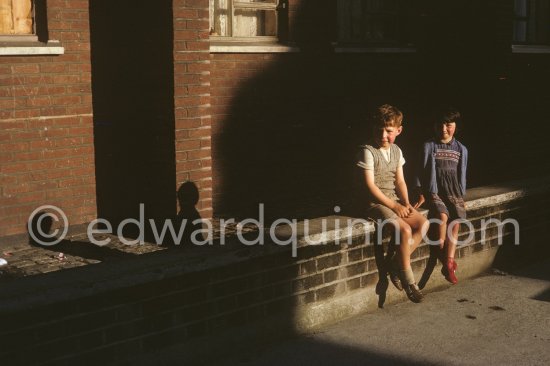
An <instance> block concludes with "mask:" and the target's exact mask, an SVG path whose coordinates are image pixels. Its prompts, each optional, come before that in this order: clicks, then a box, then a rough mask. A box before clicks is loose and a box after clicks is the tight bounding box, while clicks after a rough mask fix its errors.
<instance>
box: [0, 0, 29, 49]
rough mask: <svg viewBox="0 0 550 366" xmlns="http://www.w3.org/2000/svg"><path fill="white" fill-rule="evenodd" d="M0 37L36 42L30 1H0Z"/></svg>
mask: <svg viewBox="0 0 550 366" xmlns="http://www.w3.org/2000/svg"><path fill="white" fill-rule="evenodd" d="M0 36H1V37H2V38H3V39H10V38H11V39H15V38H16V39H17V40H29V41H37V40H38V37H37V36H36V27H35V22H34V6H33V1H32V0H0Z"/></svg>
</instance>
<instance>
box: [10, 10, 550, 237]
mask: <svg viewBox="0 0 550 366" xmlns="http://www.w3.org/2000/svg"><path fill="white" fill-rule="evenodd" d="M0 4H1V6H2V7H1V8H0V11H1V13H0V15H1V16H2V26H1V32H2V35H0V42H1V43H0V71H1V72H0V107H1V109H0V117H1V120H0V124H1V128H0V136H1V138H0V149H1V150H0V151H1V155H0V161H1V168H0V169H1V170H0V181H1V185H0V187H1V194H0V202H1V204H0V237H2V238H3V240H13V239H16V240H18V238H19V239H20V238H24V237H25V236H26V224H27V218H28V217H29V215H30V213H31V212H32V211H33V210H34V209H36V208H37V207H39V206H42V205H46V204H48V205H55V206H58V207H60V208H61V209H63V210H64V212H65V213H66V214H67V216H68V219H69V222H70V224H71V226H72V227H73V228H74V230H77V229H78V228H79V225H81V224H86V223H87V222H89V221H91V220H92V219H94V218H96V217H103V218H106V219H108V220H110V221H111V222H113V223H116V222H120V221H121V220H123V219H124V218H128V217H137V216H138V215H139V204H140V203H144V204H145V215H146V216H147V217H148V218H159V219H162V218H167V217H173V216H174V215H175V214H176V212H177V210H178V208H177V199H176V191H177V190H178V189H179V188H180V187H181V185H182V184H183V183H184V182H186V181H191V182H192V183H193V184H194V185H195V186H196V188H197V190H198V192H199V199H198V202H197V206H196V207H197V210H198V214H200V215H201V216H202V217H211V216H212V215H214V216H229V217H245V216H249V215H256V214H257V207H258V206H257V205H258V203H265V204H266V210H267V214H268V216H271V217H276V216H278V215H285V216H298V217H307V216H309V217H311V216H318V215H322V214H325V213H327V212H332V211H330V210H332V208H333V207H334V205H342V204H344V203H345V202H346V195H347V192H349V182H350V181H351V179H352V178H351V177H352V175H353V163H351V164H350V157H351V156H353V155H354V149H355V145H356V144H357V143H359V142H361V140H362V139H363V136H366V135H367V134H368V129H367V128H365V126H364V118H363V116H364V113H365V109H366V108H368V107H372V106H374V105H376V104H379V103H382V102H389V103H395V104H396V105H399V106H400V107H401V108H402V109H403V111H404V112H405V118H406V119H405V133H404V134H403V137H402V138H401V140H402V141H401V143H400V145H402V147H403V149H404V151H405V154H406V155H408V156H411V155H413V154H414V151H415V146H417V144H418V143H419V142H420V141H422V139H424V138H425V137H426V136H427V135H428V134H429V124H427V123H426V113H427V111H429V109H430V107H431V105H432V104H433V103H435V102H440V101H446V102H450V103H452V104H456V105H458V106H459V107H460V108H461V109H462V110H463V112H464V114H465V118H466V121H467V125H466V127H465V128H464V130H463V131H462V134H463V135H462V139H463V140H464V141H465V142H466V143H467V144H468V146H470V149H471V150H472V156H473V158H472V162H471V167H472V174H471V175H470V181H471V183H472V185H480V184H486V183H491V182H494V181H498V180H505V179H511V178H517V177H525V176H532V175H534V172H533V170H534V169H538V168H540V167H539V166H532V165H529V164H523V163H522V161H524V159H525V158H526V157H529V156H532V155H533V154H535V153H536V152H537V146H538V144H539V143H540V142H541V141H543V140H542V138H543V134H536V135H535V136H533V135H532V134H531V133H530V132H529V131H525V130H523V129H518V124H517V123H515V122H514V121H515V119H517V118H535V117H539V116H540V115H541V112H542V111H543V106H544V105H545V102H546V100H547V97H548V92H547V90H546V88H544V85H545V82H547V81H548V77H549V74H548V68H547V67H546V66H547V64H548V50H549V48H548V42H549V38H548V37H549V30H548V26H547V24H548V16H549V9H548V1H546V0H537V1H521V0H516V1H511V0H510V1H504V0H491V1H483V2H480V1H467V0H464V1H458V0H457V1H451V2H445V3H442V2H440V1H429V0H425V1H420V0H418V1H398V0H396V1H383V2H382V1H369V0H364V1H352V0H340V1H336V0H330V1H308V0H281V1H275V0H274V1H244V0H243V1H230V0H225V1H224V0H215V1H207V0H174V1H164V0H163V1H158V2H155V4H154V5H151V4H149V3H148V2H140V1H138V2H136V1H127V0H125V1H116V2H103V1H97V0H89V1H88V0H71V1H68V0H34V1H31V0H14V1H12V0H10V1H2V2H0ZM31 5H32V6H31ZM21 14H23V15H21ZM10 19H12V20H13V19H18V21H11V20H10ZM21 19H23V20H21ZM25 24H26V25H25ZM488 137H489V139H490V140H491V141H498V144H493V143H492V142H491V143H490V144H489V145H491V144H493V145H494V146H493V145H491V148H490V149H489V148H487V145H488V144H487V140H488ZM518 138H520V139H523V138H527V139H529V140H530V141H532V142H533V144H531V146H530V147H528V148H526V149H520V150H521V151H520V152H518V151H517V149H516V150H514V151H512V150H511V149H509V148H508V146H509V145H510V144H513V143H514V141H517V139H518ZM510 167H512V168H511V169H510ZM544 169H547V168H544ZM407 174H409V175H410V174H411V171H410V168H409V171H407Z"/></svg>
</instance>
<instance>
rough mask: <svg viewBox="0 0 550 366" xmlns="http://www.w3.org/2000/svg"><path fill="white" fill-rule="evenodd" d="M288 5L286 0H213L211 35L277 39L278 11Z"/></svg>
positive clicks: (227, 37) (240, 39)
mask: <svg viewBox="0 0 550 366" xmlns="http://www.w3.org/2000/svg"><path fill="white" fill-rule="evenodd" d="M286 7H287V6H286V0H284V1H282V0H280V1H278V0H210V36H211V37H212V38H218V39H220V40H237V41H262V40H264V41H269V40H276V39H277V35H278V13H279V11H280V10H282V9H286Z"/></svg>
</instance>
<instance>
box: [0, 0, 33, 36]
mask: <svg viewBox="0 0 550 366" xmlns="http://www.w3.org/2000/svg"><path fill="white" fill-rule="evenodd" d="M21 1H22V0H21ZM28 1H29V2H30V3H31V17H32V31H31V33H14V34H0V42H38V35H37V31H36V5H35V3H36V1H35V0H28Z"/></svg>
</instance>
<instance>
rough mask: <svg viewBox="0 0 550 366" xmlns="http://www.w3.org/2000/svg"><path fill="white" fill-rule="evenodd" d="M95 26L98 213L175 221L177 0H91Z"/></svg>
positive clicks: (117, 220)
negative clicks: (141, 210)
mask: <svg viewBox="0 0 550 366" xmlns="http://www.w3.org/2000/svg"><path fill="white" fill-rule="evenodd" d="M129 9H131V11H129ZM90 29H91V45H92V78H93V79H92V85H93V107H94V141H95V159H96V161H95V164H96V181H97V205H98V216H99V217H101V218H105V219H107V220H109V222H111V224H113V225H117V224H118V223H120V221H122V220H123V219H126V218H138V217H139V205H140V204H144V212H145V219H146V220H148V219H149V218H153V219H160V220H163V219H166V218H172V217H174V216H175V213H176V205H175V192H174V182H175V181H176V177H175V157H174V156H175V152H174V151H175V150H174V149H175V147H174V139H175V135H174V123H175V122H174V103H173V100H174V85H173V84H174V75H173V54H172V50H173V28H172V2H171V1H158V2H155V4H154V6H153V5H152V4H150V3H149V2H144V1H138V2H136V1H130V0H123V1H116V2H106V1H100V0H91V1H90ZM127 229H128V231H127V232H125V234H126V235H128V236H135V235H136V233H133V232H132V231H131V230H133V229H135V226H134V225H127Z"/></svg>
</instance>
